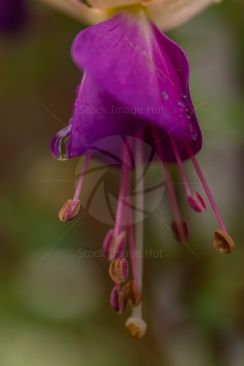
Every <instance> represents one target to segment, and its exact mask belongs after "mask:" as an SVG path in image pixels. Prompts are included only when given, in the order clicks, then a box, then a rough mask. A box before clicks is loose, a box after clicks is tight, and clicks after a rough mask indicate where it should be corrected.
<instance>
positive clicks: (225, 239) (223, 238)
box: [188, 147, 235, 253]
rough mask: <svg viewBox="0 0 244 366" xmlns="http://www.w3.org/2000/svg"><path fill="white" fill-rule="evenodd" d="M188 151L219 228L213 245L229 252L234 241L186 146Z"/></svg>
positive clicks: (189, 149)
mask: <svg viewBox="0 0 244 366" xmlns="http://www.w3.org/2000/svg"><path fill="white" fill-rule="evenodd" d="M188 151H189V153H190V156H191V160H192V163H193V165H194V167H195V169H196V172H197V175H198V177H199V179H200V181H201V183H202V186H203V189H204V190H205V193H206V195H207V197H208V200H209V203H210V205H211V207H212V209H213V212H214V214H215V216H216V219H217V221H218V223H219V226H220V228H219V229H217V230H215V233H214V240H213V246H214V248H215V249H216V250H218V252H220V253H231V252H232V250H233V249H234V247H235V243H234V241H233V239H232V238H231V237H230V235H229V234H228V231H227V228H226V226H225V224H224V221H223V219H222V216H221V214H220V212H219V209H218V206H217V204H216V202H215V200H214V197H213V195H212V193H211V191H210V188H209V186H208V184H207V181H206V179H205V177H204V175H203V172H202V170H201V168H200V166H199V164H198V161H197V159H196V157H195V156H194V155H193V153H192V151H191V148H190V147H188Z"/></svg>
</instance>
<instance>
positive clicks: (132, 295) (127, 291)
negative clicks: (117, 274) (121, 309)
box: [120, 280, 141, 307]
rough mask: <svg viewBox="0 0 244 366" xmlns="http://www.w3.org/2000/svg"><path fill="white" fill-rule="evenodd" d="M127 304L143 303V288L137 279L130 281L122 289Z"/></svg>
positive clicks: (137, 304)
mask: <svg viewBox="0 0 244 366" xmlns="http://www.w3.org/2000/svg"><path fill="white" fill-rule="evenodd" d="M120 293H121V296H122V297H123V298H124V302H125V304H129V305H130V306H133V307H137V306H139V305H140V304H141V290H140V288H139V287H138V285H137V284H136V283H135V281H133V280H132V281H128V282H127V283H126V284H125V285H124V286H123V287H122V289H121V291H120Z"/></svg>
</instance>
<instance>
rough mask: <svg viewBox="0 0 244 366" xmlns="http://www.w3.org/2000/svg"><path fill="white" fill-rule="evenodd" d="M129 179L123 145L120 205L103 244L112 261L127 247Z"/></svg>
mask: <svg viewBox="0 0 244 366" xmlns="http://www.w3.org/2000/svg"><path fill="white" fill-rule="evenodd" d="M128 179H129V163H128V162H127V151H126V146H125V145H123V152H122V167H121V178H120V188H119V195H118V204H117V208H116V217H115V225H114V228H113V229H110V230H109V231H108V233H107V235H106V237H105V239H104V242H103V252H104V255H105V256H106V257H107V258H108V259H109V260H110V261H112V260H113V259H115V258H117V257H118V256H119V255H120V253H122V252H123V250H124V247H125V240H126V232H125V230H123V212H124V207H125V203H124V198H125V196H126V194H127V185H128Z"/></svg>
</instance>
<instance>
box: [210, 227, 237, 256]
mask: <svg viewBox="0 0 244 366" xmlns="http://www.w3.org/2000/svg"><path fill="white" fill-rule="evenodd" d="M213 245H214V247H215V249H216V250H217V251H218V252H220V253H224V254H230V253H231V252H232V251H233V249H234V247H235V243H234V241H233V240H232V238H231V237H230V235H229V234H227V233H226V232H225V231H223V230H220V229H218V230H215V232H214V241H213Z"/></svg>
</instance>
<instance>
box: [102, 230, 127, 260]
mask: <svg viewBox="0 0 244 366" xmlns="http://www.w3.org/2000/svg"><path fill="white" fill-rule="evenodd" d="M125 241H126V233H125V231H124V230H123V231H121V232H120V233H119V234H118V235H117V236H115V235H114V229H110V230H109V231H108V233H107V235H106V236H105V239H104V241H103V254H104V256H105V257H106V258H108V260H109V261H112V260H114V259H115V258H117V257H119V256H120V255H121V254H122V253H123V251H124V248H125Z"/></svg>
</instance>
